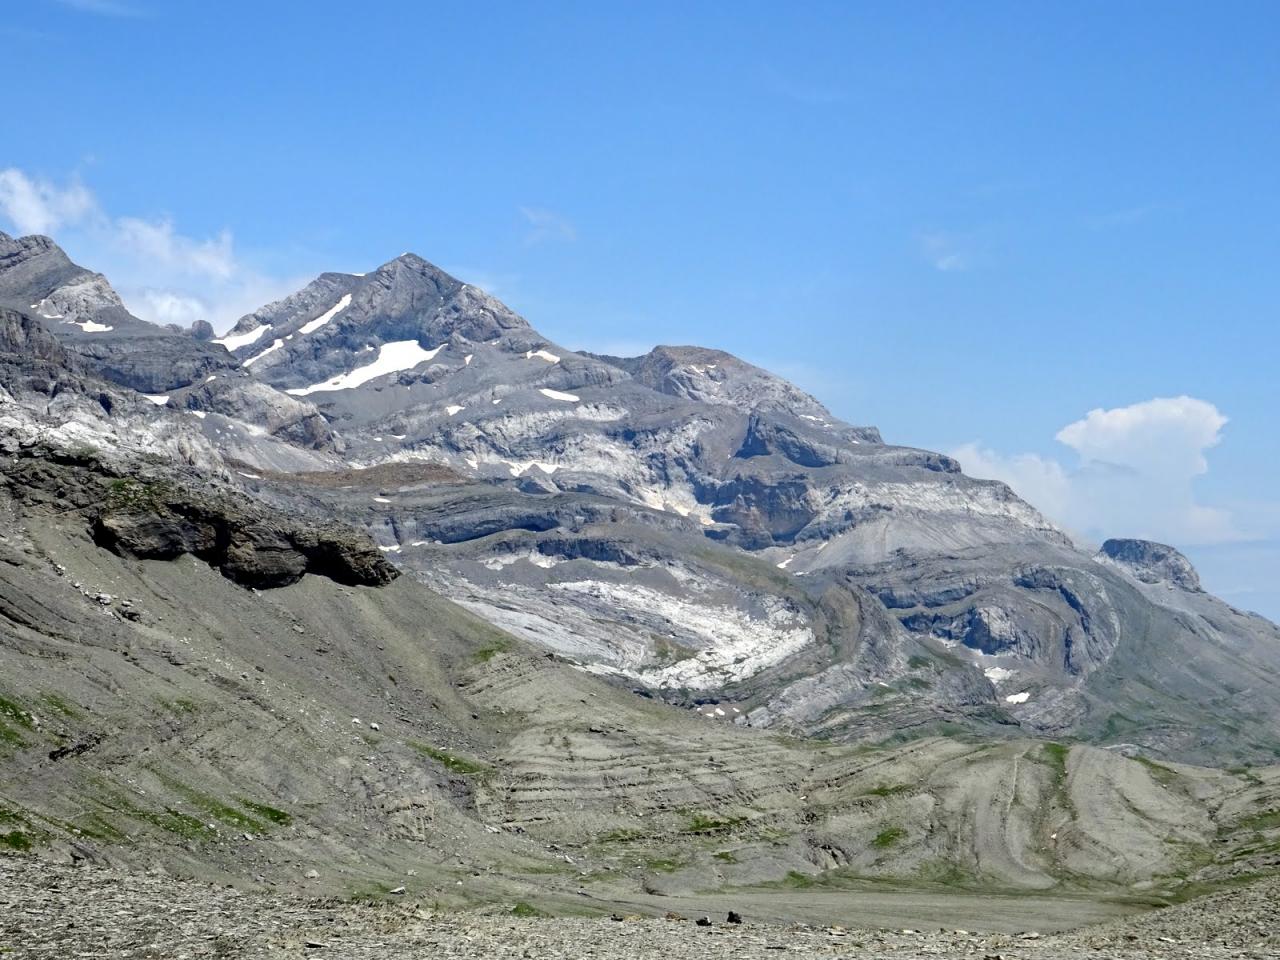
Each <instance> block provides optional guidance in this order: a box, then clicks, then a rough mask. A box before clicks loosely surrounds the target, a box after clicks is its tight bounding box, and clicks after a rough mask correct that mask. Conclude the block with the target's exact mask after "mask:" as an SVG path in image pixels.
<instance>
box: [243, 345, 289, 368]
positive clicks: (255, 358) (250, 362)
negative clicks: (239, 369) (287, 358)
mask: <svg viewBox="0 0 1280 960" xmlns="http://www.w3.org/2000/svg"><path fill="white" fill-rule="evenodd" d="M283 346H284V341H283V340H276V341H275V342H274V343H272V344H271V346H269V347H267V349H265V350H263V351H262V352H261V353H256V354H254V355H253V356H252V357H250V358H249V359H248V360H246V361H245V362H244V365H245V366H246V367H251V366H253V365H254V364H255V363H257V362H258V361H259V360H261V359H262V358H263V357H265V356H266V355H267V354H268V353H275V352H276V351H277V350H279V349H280V348H281V347H283Z"/></svg>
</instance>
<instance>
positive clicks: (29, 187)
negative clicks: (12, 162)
mask: <svg viewBox="0 0 1280 960" xmlns="http://www.w3.org/2000/svg"><path fill="white" fill-rule="evenodd" d="M97 207H98V204H97V201H96V200H95V199H94V196H93V194H92V192H90V191H89V189H88V188H87V187H85V186H84V184H82V183H80V181H79V180H75V179H73V180H72V181H71V182H70V183H67V184H66V185H65V186H58V185H57V184H55V183H52V182H51V181H49V180H43V179H39V178H32V177H28V176H27V175H26V174H24V173H23V172H22V171H21V170H16V169H14V168H12V167H10V168H9V169H7V170H0V212H3V213H4V215H5V216H6V217H7V218H8V219H9V221H10V222H11V223H12V224H13V225H14V226H15V227H16V228H17V229H18V232H19V233H52V232H53V231H54V230H58V229H60V228H61V227H63V226H64V225H66V224H68V223H78V222H80V221H82V220H85V219H87V218H89V217H92V216H93V215H95V214H96V213H97Z"/></svg>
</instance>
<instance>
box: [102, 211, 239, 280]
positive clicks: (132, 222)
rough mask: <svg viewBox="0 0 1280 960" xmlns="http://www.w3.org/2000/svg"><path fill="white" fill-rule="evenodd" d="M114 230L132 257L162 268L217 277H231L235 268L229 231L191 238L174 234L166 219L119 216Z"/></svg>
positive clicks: (169, 222)
mask: <svg viewBox="0 0 1280 960" xmlns="http://www.w3.org/2000/svg"><path fill="white" fill-rule="evenodd" d="M115 232H116V236H117V239H118V240H119V242H120V243H121V244H122V245H123V246H124V247H125V248H126V249H128V250H129V251H131V252H132V253H133V254H134V255H135V256H138V257H142V258H145V259H148V260H150V261H151V262H153V263H158V264H159V265H161V266H163V267H168V268H172V269H177V270H179V271H181V272H183V273H193V274H205V275H207V276H210V277H214V278H216V279H219V280H226V279H227V278H229V277H231V276H232V275H233V274H234V273H235V272H236V269H237V265H236V262H235V255H234V253H233V252H232V249H231V248H232V240H231V232H230V231H229V230H223V231H222V232H221V233H219V234H218V235H217V237H214V238H211V239H208V240H193V239H191V238H190V237H184V236H182V235H181V234H179V233H177V232H176V231H175V230H174V228H173V223H172V221H170V220H167V219H165V220H158V221H148V220H139V219H138V218H136V217H121V218H120V219H119V220H117V221H116V222H115Z"/></svg>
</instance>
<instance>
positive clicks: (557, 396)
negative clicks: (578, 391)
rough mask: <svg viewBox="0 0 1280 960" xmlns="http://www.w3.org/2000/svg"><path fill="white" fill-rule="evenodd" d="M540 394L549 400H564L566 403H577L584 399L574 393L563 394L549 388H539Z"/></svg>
mask: <svg viewBox="0 0 1280 960" xmlns="http://www.w3.org/2000/svg"><path fill="white" fill-rule="evenodd" d="M538 392H539V393H540V394H542V395H543V396H544V397H546V398H547V399H548V400H563V401H564V402H565V403H577V402H578V401H579V400H580V399H582V398H581V397H578V396H575V395H574V394H572V393H562V392H561V391H559V390H550V389H548V388H547V387H539V388H538Z"/></svg>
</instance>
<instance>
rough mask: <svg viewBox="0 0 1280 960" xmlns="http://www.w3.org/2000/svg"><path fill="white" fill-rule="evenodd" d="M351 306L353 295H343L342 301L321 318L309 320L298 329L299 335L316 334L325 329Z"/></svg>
mask: <svg viewBox="0 0 1280 960" xmlns="http://www.w3.org/2000/svg"><path fill="white" fill-rule="evenodd" d="M349 306H351V294H349V293H346V294H343V296H342V299H341V300H339V301H338V302H337V303H335V304H334V305H333V306H332V307H330V308H329V309H328V310H326V311H325V312H324V313H322V314H320V316H318V317H316V318H315V319H314V320H308V321H307V322H306V323H304V324H303V325H302V326H300V327H299V328H298V332H299V333H315V331H317V330H319V329H320V328H321V327H323V326H324V325H325V324H326V323H328V322H329V321H330V320H332V319H333V318H334V317H336V316H337V315H338V314H340V313H341V312H342V311H343V310H345V309H347V307H349Z"/></svg>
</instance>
